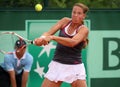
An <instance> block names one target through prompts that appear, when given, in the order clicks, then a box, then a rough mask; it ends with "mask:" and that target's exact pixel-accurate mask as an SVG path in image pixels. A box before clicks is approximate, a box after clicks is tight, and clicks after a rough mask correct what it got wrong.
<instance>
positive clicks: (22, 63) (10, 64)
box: [0, 40, 33, 87]
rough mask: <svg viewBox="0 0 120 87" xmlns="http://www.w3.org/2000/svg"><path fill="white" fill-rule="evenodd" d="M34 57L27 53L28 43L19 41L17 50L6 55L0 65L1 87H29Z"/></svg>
mask: <svg viewBox="0 0 120 87" xmlns="http://www.w3.org/2000/svg"><path fill="white" fill-rule="evenodd" d="M32 63H33V57H32V55H31V54H30V53H28V52H26V43H25V41H23V40H17V41H16V43H15V50H14V51H13V52H11V53H10V54H6V55H5V57H4V62H3V63H2V64H0V87H27V80H28V76H29V72H30V69H31V67H32Z"/></svg>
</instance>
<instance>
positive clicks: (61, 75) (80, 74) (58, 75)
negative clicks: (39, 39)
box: [45, 61, 86, 83]
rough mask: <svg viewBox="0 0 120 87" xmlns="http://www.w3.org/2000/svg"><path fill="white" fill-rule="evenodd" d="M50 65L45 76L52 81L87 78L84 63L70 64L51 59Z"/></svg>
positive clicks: (68, 81)
mask: <svg viewBox="0 0 120 87" xmlns="http://www.w3.org/2000/svg"><path fill="white" fill-rule="evenodd" d="M48 67H49V70H48V72H47V73H46V74H45V77H46V78H47V79H49V80H51V81H54V82H58V81H63V82H67V83H72V82H73V81H76V80H77V79H81V80H86V72H85V67H84V64H83V63H82V64H77V65H68V64H62V63H58V62H55V61H51V63H50V64H49V66H48Z"/></svg>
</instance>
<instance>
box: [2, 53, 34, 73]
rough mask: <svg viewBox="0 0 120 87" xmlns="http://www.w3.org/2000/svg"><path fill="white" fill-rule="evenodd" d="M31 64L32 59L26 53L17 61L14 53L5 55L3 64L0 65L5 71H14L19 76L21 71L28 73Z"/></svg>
mask: <svg viewBox="0 0 120 87" xmlns="http://www.w3.org/2000/svg"><path fill="white" fill-rule="evenodd" d="M32 63H33V57H32V55H31V54H30V53H28V52H26V53H25V54H24V55H23V57H22V58H21V59H18V58H17V56H16V54H15V52H13V53H11V54H7V55H5V57H4V62H3V63H2V64H1V65H0V66H1V67H2V68H3V69H4V70H5V71H12V70H14V71H15V73H16V74H20V73H21V72H22V70H24V71H27V72H29V71H30V70H31V67H32Z"/></svg>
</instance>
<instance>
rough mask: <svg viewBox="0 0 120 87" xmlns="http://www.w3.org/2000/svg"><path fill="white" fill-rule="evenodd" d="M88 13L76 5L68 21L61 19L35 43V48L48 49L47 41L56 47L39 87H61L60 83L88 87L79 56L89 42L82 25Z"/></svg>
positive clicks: (85, 29) (86, 8) (84, 8)
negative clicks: (51, 41)
mask: <svg viewBox="0 0 120 87" xmlns="http://www.w3.org/2000/svg"><path fill="white" fill-rule="evenodd" d="M87 11H88V7H87V6H86V5H84V4H82V3H76V4H75V5H74V6H73V9H72V14H71V15H72V16H71V18H68V17H64V18H62V19H61V20H59V21H58V22H57V23H56V24H55V25H54V26H53V27H52V28H51V29H50V30H49V31H48V32H45V33H44V34H43V35H42V36H41V38H36V39H35V44H36V45H38V46H41V45H47V44H48V43H47V42H49V41H50V40H54V41H56V42H57V43H58V44H57V47H56V50H55V54H54V57H53V59H52V61H51V62H50V64H49V70H48V72H47V73H46V75H45V79H44V81H43V84H42V86H41V87H60V85H61V83H62V82H67V83H69V84H71V86H72V87H87V84H86V70H85V67H84V63H83V62H82V55H81V52H82V49H83V47H85V46H86V45H87V42H88V40H87V38H88V33H89V30H88V28H87V27H86V26H85V25H84V19H85V17H86V13H87ZM57 31H60V33H59V36H55V35H54V34H55V33H56V32H57ZM41 39H42V40H41Z"/></svg>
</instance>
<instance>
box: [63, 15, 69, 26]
mask: <svg viewBox="0 0 120 87" xmlns="http://www.w3.org/2000/svg"><path fill="white" fill-rule="evenodd" d="M70 21H71V18H68V17H64V18H62V19H61V23H62V26H65V25H66V24H68V22H70Z"/></svg>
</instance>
